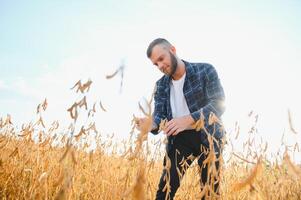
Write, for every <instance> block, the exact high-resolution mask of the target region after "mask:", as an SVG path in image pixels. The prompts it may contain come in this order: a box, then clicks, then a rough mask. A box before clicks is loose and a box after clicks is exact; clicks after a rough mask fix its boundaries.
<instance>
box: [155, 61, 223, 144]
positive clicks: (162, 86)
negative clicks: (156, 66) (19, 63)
mask: <svg viewBox="0 0 301 200" xmlns="http://www.w3.org/2000/svg"><path fill="white" fill-rule="evenodd" d="M183 62H184V63H185V67H186V77H185V82H184V86H183V93H184V96H185V99H186V102H187V106H188V109H189V111H190V114H191V116H192V118H193V119H194V120H195V121H197V120H198V119H200V116H201V113H202V114H203V116H204V117H205V128H206V129H207V130H208V131H209V133H211V134H212V133H213V132H214V135H215V136H216V137H217V138H221V137H222V136H223V134H224V133H223V131H222V130H221V129H220V128H219V127H220V125H219V124H217V123H214V125H209V124H208V119H209V115H210V113H211V112H212V113H214V114H215V115H216V116H217V117H218V118H220V117H221V115H222V114H223V112H224V110H225V107H224V99H225V95H224V90H223V88H222V86H221V83H220V80H219V78H218V75H217V72H216V70H215V69H214V67H213V66H212V65H210V64H207V63H189V62H186V61H183ZM170 81H171V77H169V76H166V75H164V76H163V77H162V78H161V79H159V80H158V81H157V82H156V92H155V96H154V99H155V109H154V113H153V120H154V122H155V123H156V125H157V126H158V125H159V124H160V122H161V120H163V119H167V120H168V121H169V120H171V119H172V111H171V106H170ZM216 125H217V126H218V127H216ZM201 131H202V130H201ZM152 133H153V134H158V130H153V131H152Z"/></svg>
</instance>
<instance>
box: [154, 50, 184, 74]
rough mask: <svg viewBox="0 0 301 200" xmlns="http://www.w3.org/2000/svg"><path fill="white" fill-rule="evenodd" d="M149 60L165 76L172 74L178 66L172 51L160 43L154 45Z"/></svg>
mask: <svg viewBox="0 0 301 200" xmlns="http://www.w3.org/2000/svg"><path fill="white" fill-rule="evenodd" d="M150 60H151V61H152V63H153V64H154V65H156V66H157V67H158V69H159V70H160V71H161V72H163V73H164V74H166V75H167V76H172V75H173V74H174V73H175V71H176V69H177V66H178V62H177V59H176V57H175V55H174V54H173V52H172V51H171V50H170V49H169V48H168V47H166V46H164V45H160V44H159V45H156V46H154V48H153V51H152V55H151V57H150Z"/></svg>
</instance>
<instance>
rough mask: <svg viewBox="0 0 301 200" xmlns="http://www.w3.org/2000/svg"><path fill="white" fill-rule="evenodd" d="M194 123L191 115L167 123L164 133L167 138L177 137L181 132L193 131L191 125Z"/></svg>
mask: <svg viewBox="0 0 301 200" xmlns="http://www.w3.org/2000/svg"><path fill="white" fill-rule="evenodd" d="M193 123H194V119H193V118H192V117H191V115H187V116H183V117H179V118H176V119H172V120H170V121H169V122H167V123H166V127H165V130H164V132H165V133H166V135H167V136H170V135H177V134H178V133H179V132H181V131H184V130H186V129H191V125H192V124H193Z"/></svg>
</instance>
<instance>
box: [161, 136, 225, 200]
mask: <svg viewBox="0 0 301 200" xmlns="http://www.w3.org/2000/svg"><path fill="white" fill-rule="evenodd" d="M201 146H202V148H201ZM204 149H205V150H208V151H209V143H208V139H207V136H206V134H205V133H203V132H195V131H193V130H188V131H184V132H182V133H179V134H178V135H177V136H175V137H173V139H172V140H170V141H169V144H168V148H167V156H168V158H167V156H166V155H165V158H164V163H163V165H164V169H163V173H162V176H161V179H160V183H159V188H158V190H157V195H156V200H165V199H169V200H172V199H173V198H174V196H175V194H176V192H177V189H178V188H179V186H180V180H181V179H182V178H181V177H183V176H184V174H185V171H186V170H187V167H189V166H190V164H191V163H192V162H193V160H191V159H190V157H189V156H190V155H193V156H195V157H197V158H198V165H199V166H200V169H201V174H200V176H201V177H200V183H201V186H204V185H205V184H206V183H207V184H210V183H211V182H210V180H211V177H208V175H207V173H208V165H203V161H204V160H205V159H206V158H207V156H208V152H207V153H206V152H205V151H204ZM214 149H215V152H217V154H216V157H217V158H216V162H215V166H216V169H217V171H219V159H218V158H219V155H220V153H219V152H220V144H219V145H218V144H216V142H214ZM183 160H185V161H186V163H187V165H181V164H182V163H183ZM181 161H182V162H181ZM169 166H170V168H169ZM168 168H169V170H168ZM168 171H169V173H168ZM207 179H208V181H207ZM214 182H215V185H214V190H215V193H218V186H219V183H218V181H216V179H215V180H214ZM166 184H169V185H170V192H168V191H167V190H166V187H165V185H166ZM164 187H165V188H164ZM163 189H165V190H164V191H163ZM166 196H168V197H166ZM202 199H205V197H203V198H202Z"/></svg>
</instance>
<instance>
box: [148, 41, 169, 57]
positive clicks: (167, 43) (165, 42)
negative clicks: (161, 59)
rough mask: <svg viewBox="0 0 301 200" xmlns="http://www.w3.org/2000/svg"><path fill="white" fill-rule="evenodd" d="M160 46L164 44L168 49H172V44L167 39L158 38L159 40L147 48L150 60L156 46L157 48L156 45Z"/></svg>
mask: <svg viewBox="0 0 301 200" xmlns="http://www.w3.org/2000/svg"><path fill="white" fill-rule="evenodd" d="M158 44H163V45H165V46H166V47H170V46H171V44H170V42H168V41H167V40H166V39H164V38H157V39H155V40H153V41H152V42H151V43H150V44H149V45H148V48H147V50H146V55H147V57H148V58H150V57H151V55H152V52H153V48H154V46H156V45H158Z"/></svg>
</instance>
